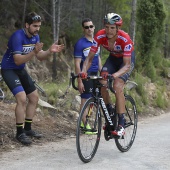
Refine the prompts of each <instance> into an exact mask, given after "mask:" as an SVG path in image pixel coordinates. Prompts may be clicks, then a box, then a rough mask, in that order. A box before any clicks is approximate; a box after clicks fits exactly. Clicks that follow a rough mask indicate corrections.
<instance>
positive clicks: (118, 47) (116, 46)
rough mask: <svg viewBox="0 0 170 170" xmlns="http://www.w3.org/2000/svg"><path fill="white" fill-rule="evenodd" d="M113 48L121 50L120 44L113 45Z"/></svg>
mask: <svg viewBox="0 0 170 170" xmlns="http://www.w3.org/2000/svg"><path fill="white" fill-rule="evenodd" d="M114 50H116V51H121V50H122V48H121V46H120V45H115V48H114Z"/></svg>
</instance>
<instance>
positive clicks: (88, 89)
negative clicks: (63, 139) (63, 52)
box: [74, 18, 102, 128]
mask: <svg viewBox="0 0 170 170" xmlns="http://www.w3.org/2000/svg"><path fill="white" fill-rule="evenodd" d="M82 29H83V33H84V36H83V37H81V38H80V39H79V40H78V41H77V42H76V44H75V46H74V64H75V72H76V74H78V73H80V72H81V70H82V67H83V63H84V60H85V59H86V57H87V56H88V53H89V51H90V48H91V46H92V43H93V34H94V29H95V26H94V24H93V22H92V20H91V19H90V18H85V19H84V20H83V21H82ZM99 52H100V48H98V50H97V51H96V53H95V55H94V58H93V61H92V65H91V67H90V68H89V69H88V71H87V72H88V75H97V73H98V71H100V70H101V68H102V66H101V59H100V56H99ZM78 89H79V92H80V94H81V104H80V109H81V108H82V106H83V105H84V103H85V101H86V100H87V99H88V98H90V97H91V94H90V93H92V89H93V82H92V80H89V81H86V80H82V79H81V78H78ZM85 116H86V115H84V117H83V121H84V122H85V120H86V118H85ZM82 123H83V122H82ZM82 126H83V124H82ZM86 128H90V127H86Z"/></svg>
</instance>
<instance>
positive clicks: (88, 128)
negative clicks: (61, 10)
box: [80, 122, 91, 130]
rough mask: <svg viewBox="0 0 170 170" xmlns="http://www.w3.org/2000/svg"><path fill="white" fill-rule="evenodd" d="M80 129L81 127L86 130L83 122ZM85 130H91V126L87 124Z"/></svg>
mask: <svg viewBox="0 0 170 170" xmlns="http://www.w3.org/2000/svg"><path fill="white" fill-rule="evenodd" d="M80 127H81V128H84V123H83V122H81V125H80ZM85 129H87V130H91V127H90V125H89V124H87V125H86V128H85Z"/></svg>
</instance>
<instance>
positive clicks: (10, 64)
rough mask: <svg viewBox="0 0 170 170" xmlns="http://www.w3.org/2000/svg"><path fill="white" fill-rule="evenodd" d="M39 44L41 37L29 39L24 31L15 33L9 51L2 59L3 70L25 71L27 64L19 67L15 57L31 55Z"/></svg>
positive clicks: (10, 39) (9, 42)
mask: <svg viewBox="0 0 170 170" xmlns="http://www.w3.org/2000/svg"><path fill="white" fill-rule="evenodd" d="M37 42H40V38H39V35H35V36H32V37H30V38H29V37H28V36H27V34H26V32H25V30H24V29H20V30H17V31H15V32H14V33H13V34H12V35H11V37H10V38H9V41H8V46H7V50H6V52H5V54H4V56H3V58H2V62H1V68H2V69H23V68H24V67H25V63H24V64H21V65H19V66H17V65H16V64H15V62H14V58H13V55H15V54H22V55H26V54H28V53H30V52H31V51H32V50H33V49H34V47H35V44H36V43H37Z"/></svg>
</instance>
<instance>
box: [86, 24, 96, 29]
mask: <svg viewBox="0 0 170 170" xmlns="http://www.w3.org/2000/svg"><path fill="white" fill-rule="evenodd" d="M93 27H94V25H89V26H84V28H85V29H89V28H93Z"/></svg>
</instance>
